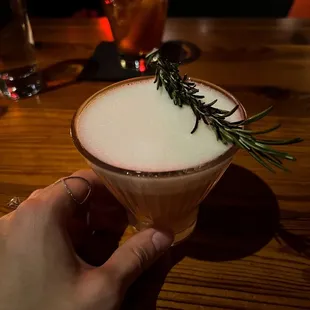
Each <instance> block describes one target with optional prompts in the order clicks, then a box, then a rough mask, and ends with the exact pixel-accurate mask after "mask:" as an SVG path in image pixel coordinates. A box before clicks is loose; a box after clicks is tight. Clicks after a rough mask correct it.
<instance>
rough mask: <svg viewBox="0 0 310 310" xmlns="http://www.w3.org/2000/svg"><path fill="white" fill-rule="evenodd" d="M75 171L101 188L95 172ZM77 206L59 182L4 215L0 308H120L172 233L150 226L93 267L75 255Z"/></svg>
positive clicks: (83, 189)
mask: <svg viewBox="0 0 310 310" xmlns="http://www.w3.org/2000/svg"><path fill="white" fill-rule="evenodd" d="M74 175H75V176H81V177H83V178H85V179H87V180H88V181H89V183H90V184H91V186H92V188H94V189H95V190H94V191H96V190H98V189H100V188H101V191H102V190H103V188H102V185H101V183H100V181H99V180H98V179H97V177H96V176H95V174H94V173H93V172H91V171H79V172H77V173H75V174H74ZM66 183H67V184H68V187H69V188H70V190H71V191H72V193H73V194H74V197H75V198H76V199H78V200H79V201H82V200H83V199H84V198H85V196H86V195H87V191H88V189H87V186H86V184H85V183H84V182H83V181H82V180H80V179H67V181H66ZM99 192H100V191H99ZM103 193H105V192H104V190H103ZM95 194H98V193H95ZM90 200H92V197H90ZM90 202H91V201H90ZM102 204H103V205H102V208H104V201H102ZM79 207H82V208H83V205H82V206H78V205H77V204H76V203H74V201H73V200H72V198H71V197H70V196H69V195H68V193H67V192H66V190H65V188H64V186H63V184H62V183H61V182H60V183H58V184H56V185H50V186H48V187H47V188H45V189H41V190H38V191H35V192H34V193H32V194H31V195H30V197H29V198H28V199H27V200H25V201H24V202H23V203H22V204H21V205H20V206H19V207H18V208H17V210H15V211H13V212H11V213H10V214H8V215H6V216H4V217H2V218H1V219H0V253H1V255H0V279H1V281H0V300H1V310H39V309H40V310H41V309H45V310H52V309H53V310H54V309H57V310H97V309H100V310H110V309H117V308H118V307H119V306H120V303H121V301H122V299H123V297H124V295H125V292H126V290H127V289H128V288H129V286H130V285H131V284H132V283H133V282H134V281H135V280H136V279H137V278H138V277H139V275H140V274H141V273H142V272H143V270H145V269H146V268H148V267H149V266H150V265H151V264H152V263H153V262H155V260H156V259H157V258H158V257H159V256H160V255H161V254H162V253H163V252H164V251H165V250H167V249H168V248H169V247H170V245H171V243H172V237H170V236H168V235H166V234H164V233H162V232H158V231H156V230H155V229H148V230H145V231H143V232H140V233H138V234H136V235H134V236H133V237H132V238H130V239H129V240H128V241H127V242H125V243H124V244H123V245H122V246H121V247H119V248H118V249H117V250H116V251H115V252H114V253H113V254H112V256H111V257H110V258H109V259H108V260H107V261H106V263H105V264H103V265H102V266H100V267H98V268H95V267H92V266H90V265H88V264H87V263H85V262H84V261H82V260H81V259H80V258H79V257H78V256H77V254H76V253H75V251H74V247H73V245H72V240H71V238H70V236H69V232H68V222H69V220H70V219H71V218H72V217H73V215H74V213H75V211H76V210H77V208H79ZM102 246H103V247H104V246H105V245H104V244H102Z"/></svg>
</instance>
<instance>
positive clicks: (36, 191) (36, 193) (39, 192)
mask: <svg viewBox="0 0 310 310" xmlns="http://www.w3.org/2000/svg"><path fill="white" fill-rule="evenodd" d="M42 191H43V189H41V188H40V189H36V190H35V191H33V192H32V193H31V194H30V195H29V197H28V199H32V198H35V197H38V196H39V195H40V194H41V193H42Z"/></svg>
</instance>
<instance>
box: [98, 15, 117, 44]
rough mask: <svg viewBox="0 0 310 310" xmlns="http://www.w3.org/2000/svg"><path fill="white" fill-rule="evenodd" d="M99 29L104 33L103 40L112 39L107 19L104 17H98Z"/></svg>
mask: <svg viewBox="0 0 310 310" xmlns="http://www.w3.org/2000/svg"><path fill="white" fill-rule="evenodd" d="M98 23H99V28H100V31H101V32H102V33H103V34H104V41H108V42H112V41H114V38H113V34H112V30H111V27H110V23H109V20H108V19H107V18H106V17H102V18H98Z"/></svg>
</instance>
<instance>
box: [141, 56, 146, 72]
mask: <svg viewBox="0 0 310 310" xmlns="http://www.w3.org/2000/svg"><path fill="white" fill-rule="evenodd" d="M145 70H146V66H145V60H144V59H140V62H139V71H140V72H144V71H145Z"/></svg>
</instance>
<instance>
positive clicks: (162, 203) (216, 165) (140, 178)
mask: <svg viewBox="0 0 310 310" xmlns="http://www.w3.org/2000/svg"><path fill="white" fill-rule="evenodd" d="M142 79H150V77H138V78H134V79H130V80H125V81H121V82H119V83H116V84H113V85H110V86H108V87H107V88H105V89H102V90H100V91H99V92H97V93H96V94H94V95H93V96H92V97H90V98H89V99H88V100H87V101H86V102H85V103H84V104H83V105H82V106H81V107H80V108H79V109H78V110H77V112H76V114H75V116H74V118H73V120H72V125H71V135H72V138H73V142H74V144H75V146H76V148H77V149H78V151H79V152H80V153H81V154H82V156H83V157H84V158H85V159H86V161H87V162H88V164H89V165H90V167H91V168H92V169H93V170H94V171H95V172H96V173H97V174H98V175H99V177H100V178H101V179H102V181H103V183H104V184H105V186H106V187H107V188H108V189H109V190H110V191H111V193H112V194H113V195H114V196H115V197H116V198H117V199H118V200H119V201H120V203H122V204H123V206H124V207H125V208H126V210H127V211H128V218H129V223H130V224H131V225H132V226H133V227H134V228H135V229H136V230H137V231H139V230H142V229H145V228H147V227H156V228H158V229H161V230H165V231H170V232H172V233H173V234H174V244H176V243H178V242H180V241H182V240H184V239H185V238H186V237H188V236H189V235H190V234H191V233H192V231H193V230H194V228H195V225H196V220H197V214H198V209H199V203H200V202H201V201H202V200H203V199H204V198H205V197H206V195H207V194H208V193H209V192H210V190H211V189H212V187H213V186H214V185H215V184H216V183H217V182H218V180H219V179H220V177H221V176H222V175H223V173H224V172H225V170H226V169H227V168H228V166H229V165H230V163H231V161H232V158H233V155H234V154H235V153H236V151H237V148H236V147H235V146H231V147H230V148H229V149H228V150H227V151H226V152H225V153H223V154H222V155H221V156H219V157H217V158H216V159H214V160H212V161H210V162H207V163H205V164H202V165H200V166H197V167H193V168H189V169H186V170H179V171H170V172H156V173H154V172H147V171H144V172H141V171H132V170H126V169H122V168H120V167H116V166H111V165H109V164H107V163H105V162H103V161H101V160H99V159H98V158H96V157H94V156H93V155H92V154H91V153H90V152H88V151H87V149H85V148H84V147H83V145H82V144H81V142H80V140H79V136H78V134H77V133H78V130H77V123H78V118H79V115H80V114H81V113H83V110H84V109H85V108H86V107H87V106H88V105H90V104H92V101H93V99H95V98H96V97H97V96H101V95H102V94H103V93H105V92H106V91H110V90H111V89H117V88H118V87H121V86H122V85H123V84H128V83H131V84H132V83H134V82H138V81H140V80H142ZM151 79H152V77H151ZM193 80H194V81H195V82H197V83H200V84H204V85H206V86H208V87H211V88H214V89H216V90H217V91H220V92H222V93H223V94H224V95H225V96H226V97H228V98H229V99H230V100H231V101H232V102H234V103H235V104H238V105H239V110H240V113H241V116H242V117H245V116H246V114H245V110H244V108H243V107H242V105H241V104H240V103H239V102H238V101H237V99H235V98H234V97H233V96H232V95H231V94H229V93H228V92H227V91H225V90H223V89H222V88H220V87H218V86H216V85H213V84H211V83H208V82H205V81H201V80H197V79H193ZM114 91H115V90H114ZM218 143H221V142H218ZM138 151H139V150H137V152H138Z"/></svg>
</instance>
